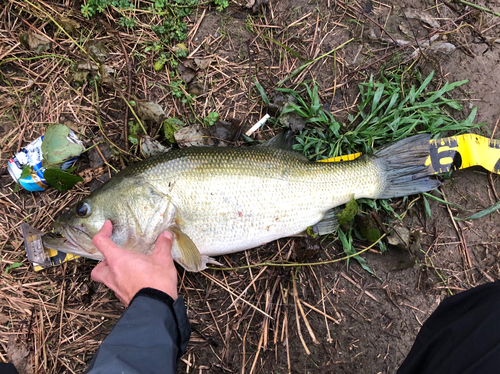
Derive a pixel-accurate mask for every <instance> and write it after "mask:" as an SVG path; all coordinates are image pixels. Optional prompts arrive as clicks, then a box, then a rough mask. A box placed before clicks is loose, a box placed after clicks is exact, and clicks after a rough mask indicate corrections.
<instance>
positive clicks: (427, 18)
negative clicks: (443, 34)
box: [404, 8, 441, 29]
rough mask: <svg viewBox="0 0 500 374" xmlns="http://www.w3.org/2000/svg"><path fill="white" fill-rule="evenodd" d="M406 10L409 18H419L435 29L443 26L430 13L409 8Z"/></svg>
mask: <svg viewBox="0 0 500 374" xmlns="http://www.w3.org/2000/svg"><path fill="white" fill-rule="evenodd" d="M404 12H405V15H406V17H407V18H413V19H418V20H420V21H422V22H424V23H426V24H428V25H429V26H430V27H432V28H434V29H438V28H440V27H441V25H440V24H439V22H438V21H436V20H435V19H434V18H432V17H431V16H430V15H429V14H428V13H425V12H422V11H421V10H417V9H411V8H409V9H405V10H404Z"/></svg>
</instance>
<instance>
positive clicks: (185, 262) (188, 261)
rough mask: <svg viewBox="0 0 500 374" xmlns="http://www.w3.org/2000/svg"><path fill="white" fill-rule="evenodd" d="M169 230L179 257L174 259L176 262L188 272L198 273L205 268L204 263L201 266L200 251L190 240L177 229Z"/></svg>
mask: <svg viewBox="0 0 500 374" xmlns="http://www.w3.org/2000/svg"><path fill="white" fill-rule="evenodd" d="M170 230H171V231H172V233H173V234H174V235H175V240H176V241H177V246H178V247H179V252H180V255H181V257H180V258H177V259H176V260H177V262H178V263H179V264H181V265H182V267H183V268H185V269H186V270H188V271H200V270H203V269H204V268H206V262H205V264H203V260H202V256H201V254H200V251H199V250H198V248H197V247H196V244H194V242H193V241H192V240H191V238H190V237H189V236H187V235H186V234H184V233H183V232H182V230H181V229H179V228H177V227H174V228H171V229H170ZM203 265H205V266H203Z"/></svg>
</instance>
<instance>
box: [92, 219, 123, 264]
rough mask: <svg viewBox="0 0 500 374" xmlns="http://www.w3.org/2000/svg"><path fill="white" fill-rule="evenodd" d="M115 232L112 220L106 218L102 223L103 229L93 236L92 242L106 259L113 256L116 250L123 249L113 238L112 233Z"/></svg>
mask: <svg viewBox="0 0 500 374" xmlns="http://www.w3.org/2000/svg"><path fill="white" fill-rule="evenodd" d="M112 233H113V224H112V223H111V221H110V220H106V221H105V222H104V224H103V225H102V227H101V229H100V230H99V232H98V233H97V234H95V235H94V237H93V238H92V243H93V244H94V246H95V247H96V248H97V249H98V250H99V252H101V253H102V254H103V256H104V257H105V258H106V259H109V258H110V257H113V255H114V253H116V251H117V250H118V251H122V250H123V249H122V248H120V247H118V246H117V245H116V244H115V243H113V241H112V240H111V234H112Z"/></svg>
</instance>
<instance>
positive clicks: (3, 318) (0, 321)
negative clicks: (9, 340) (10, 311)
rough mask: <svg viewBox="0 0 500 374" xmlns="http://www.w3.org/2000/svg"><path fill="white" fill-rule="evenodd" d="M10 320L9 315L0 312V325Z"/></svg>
mask: <svg viewBox="0 0 500 374" xmlns="http://www.w3.org/2000/svg"><path fill="white" fill-rule="evenodd" d="M9 321H10V316H8V315H7V314H3V313H0V325H5V324H6V323H7V322H9Z"/></svg>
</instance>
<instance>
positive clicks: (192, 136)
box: [174, 125, 214, 147]
mask: <svg viewBox="0 0 500 374" xmlns="http://www.w3.org/2000/svg"><path fill="white" fill-rule="evenodd" d="M174 137H175V141H176V142H177V144H178V145H179V147H202V146H207V145H210V146H211V145H213V144H214V142H213V141H212V139H211V138H210V133H209V132H208V130H207V129H205V128H203V127H201V126H200V125H192V126H186V127H183V128H181V129H179V130H177V131H176V132H175V133H174Z"/></svg>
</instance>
